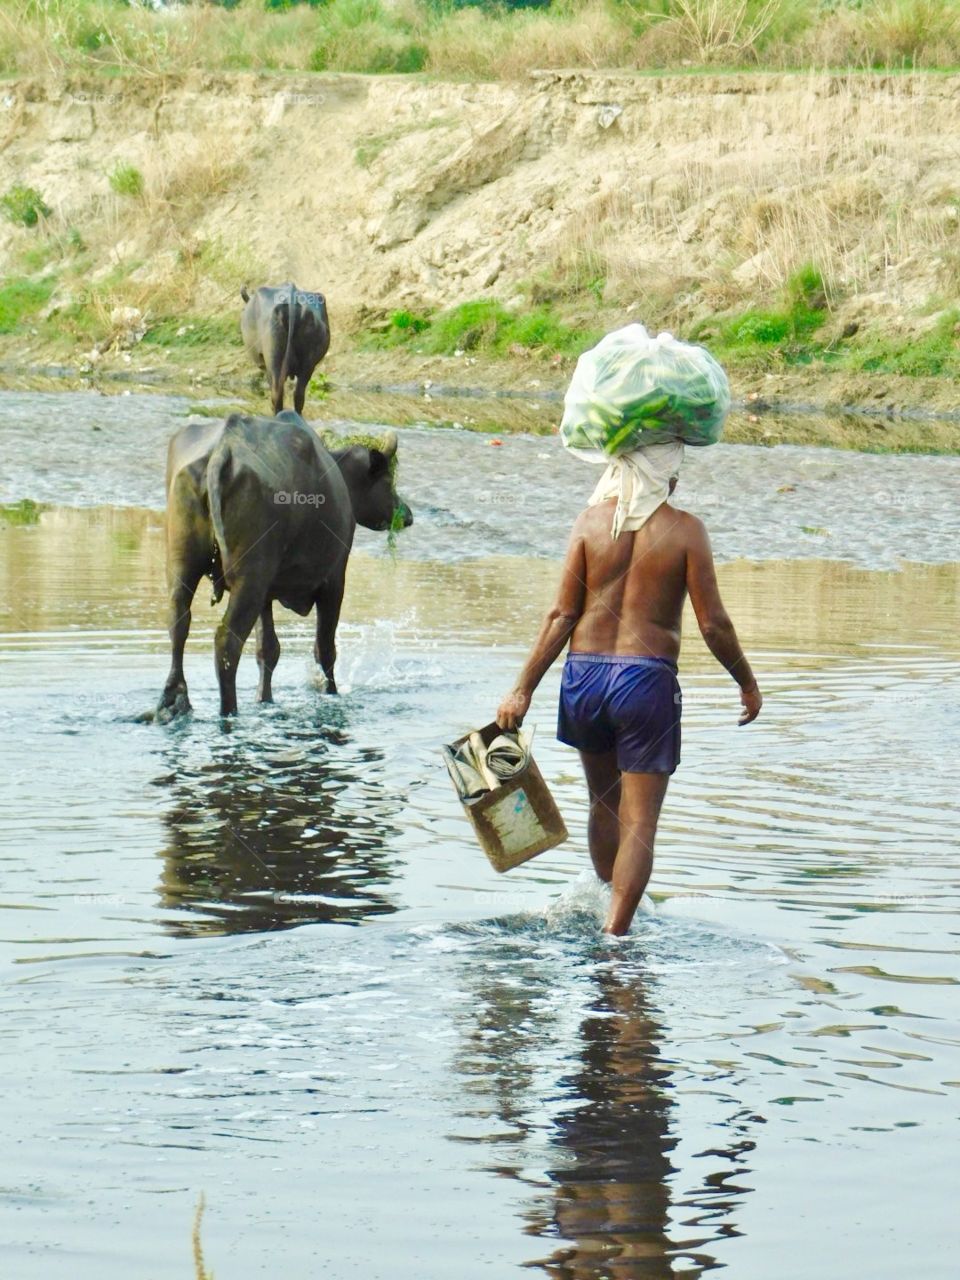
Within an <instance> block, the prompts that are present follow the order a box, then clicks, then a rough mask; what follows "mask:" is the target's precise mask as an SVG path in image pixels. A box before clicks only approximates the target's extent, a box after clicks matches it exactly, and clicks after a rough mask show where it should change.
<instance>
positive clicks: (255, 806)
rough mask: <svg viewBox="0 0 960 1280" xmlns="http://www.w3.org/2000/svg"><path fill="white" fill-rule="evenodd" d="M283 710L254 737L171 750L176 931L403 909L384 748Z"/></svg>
mask: <svg viewBox="0 0 960 1280" xmlns="http://www.w3.org/2000/svg"><path fill="white" fill-rule="evenodd" d="M340 718H342V717H340V716H339V714H338V711H337V709H334V711H333V712H332V713H329V714H328V715H327V717H326V719H327V723H326V724H320V725H317V724H309V725H307V724H302V723H301V724H297V723H296V722H294V721H293V719H292V717H286V716H284V715H282V714H279V713H277V712H276V711H275V712H273V713H272V714H268V715H267V716H265V717H263V718H262V719H260V721H259V723H258V724H257V725H256V728H255V729H254V730H253V731H251V732H249V735H245V734H244V733H243V731H242V729H241V728H240V726H237V727H236V728H235V729H234V732H232V733H220V731H219V730H218V729H208V731H207V732H203V733H201V734H200V735H198V736H197V737H194V738H191V737H190V736H189V734H179V735H177V736H175V737H174V738H173V740H172V741H171V743H170V745H169V747H168V748H167V750H166V753H165V754H166V757H167V761H168V764H169V766H170V772H169V773H167V774H165V775H163V776H162V777H160V778H157V779H156V780H155V784H156V785H157V786H159V787H162V788H164V789H169V791H170V793H171V797H172V800H173V805H172V807H171V808H170V809H169V810H168V811H167V813H166V814H165V822H166V825H167V828H168V830H169V835H170V841H169V844H168V845H167V847H166V848H165V849H164V850H163V851H162V852H163V857H164V870H163V875H162V878H161V882H160V885H159V892H160V898H161V902H162V903H163V905H164V906H165V907H167V908H172V909H175V910H176V912H177V914H176V916H175V917H174V918H170V919H168V920H167V921H166V922H165V923H166V927H167V928H168V929H169V930H170V932H171V933H173V934H174V935H176V936H181V937H182V936H204V935H210V934H224V933H252V932H258V931H262V930H269V929H282V928H288V927H291V926H293V925H297V924H306V923H310V922H319V921H329V922H337V923H347V922H354V923H356V922H360V921H362V920H363V919H365V918H366V917H368V916H373V915H383V914H386V913H389V912H391V911H393V910H395V907H394V905H393V903H392V902H391V901H390V899H389V897H388V896H387V895H386V894H385V892H384V889H385V886H387V885H388V884H389V883H390V881H391V880H392V879H393V876H394V874H395V871H396V868H395V866H394V865H391V860H390V858H389V856H388V852H387V847H388V845H389V843H390V840H391V839H392V838H393V837H395V836H396V834H397V829H396V827H395V826H393V825H392V824H391V821H390V815H391V812H394V813H395V812H396V810H397V807H398V802H397V799H396V798H395V797H394V798H391V796H390V795H389V794H385V793H384V790H383V787H382V778H381V769H380V767H379V766H380V763H381V761H382V759H383V754H382V752H381V751H379V750H378V749H377V748H375V747H360V748H351V742H350V737H349V734H348V733H347V732H346V731H345V730H344V729H343V727H342V726H338V725H337V724H335V723H331V720H334V719H340Z"/></svg>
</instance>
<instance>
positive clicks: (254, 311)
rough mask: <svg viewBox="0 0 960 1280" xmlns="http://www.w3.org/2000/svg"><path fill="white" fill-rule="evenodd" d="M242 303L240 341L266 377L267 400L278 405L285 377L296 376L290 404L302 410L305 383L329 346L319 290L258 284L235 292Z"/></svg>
mask: <svg viewBox="0 0 960 1280" xmlns="http://www.w3.org/2000/svg"><path fill="white" fill-rule="evenodd" d="M240 296H241V298H243V300H244V302H245V303H246V306H245V307H244V308H243V312H242V313H241V316H240V333H241V334H242V336H243V344H244V346H245V347H246V348H247V351H248V352H249V353H250V355H251V357H252V358H253V360H254V362H255V363H256V364H257V365H259V367H260V368H261V369H265V370H266V371H267V373H268V374H269V375H270V403H271V405H272V407H273V412H274V413H279V412H280V410H281V409H282V408H283V391H284V387H285V385H286V382H287V379H288V378H296V380H297V385H296V389H295V390H294V393H293V407H294V408H295V409H296V411H297V413H303V402H304V400H305V398H306V394H307V383H308V382H309V381H310V378H311V377H312V376H313V371H314V369H315V368H316V367H317V365H318V364H319V363H320V361H321V360H322V359H323V357H324V356H325V355H326V354H327V349H328V347H329V346H330V322H329V320H328V319H327V304H326V302H325V301H324V297H323V294H322V293H309V292H307V291H306V290H304V289H298V288H297V286H296V285H295V284H281V285H277V286H276V287H274V286H272V285H261V287H260V288H259V289H255V290H254V292H253V293H252V294H251V293H250V292H248V290H247V288H246V286H244V287H243V288H242V289H241V290H240Z"/></svg>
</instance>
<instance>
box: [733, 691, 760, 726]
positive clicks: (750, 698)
mask: <svg viewBox="0 0 960 1280" xmlns="http://www.w3.org/2000/svg"><path fill="white" fill-rule="evenodd" d="M740 702H741V704H742V706H743V715H742V716H741V717H740V719H739V720H738V721H737V724H750V722H751V721H752V720H756V718H757V716H758V715H759V714H760V708H761V707H762V706H763V694H762V693H761V692H760V689H759V686H758V685H754V686H753V688H752V689H741V690H740Z"/></svg>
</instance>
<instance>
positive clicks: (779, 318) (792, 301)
mask: <svg viewBox="0 0 960 1280" xmlns="http://www.w3.org/2000/svg"><path fill="white" fill-rule="evenodd" d="M827 307H828V299H827V290H826V286H825V285H824V281H823V276H822V275H821V273H820V272H819V270H818V269H817V268H816V267H814V266H811V265H807V266H804V267H801V268H800V270H799V271H797V272H796V273H795V274H794V275H792V276H791V277H790V279H789V280H788V281H787V282H786V284H785V286H784V288H783V290H782V300H781V302H780V305H778V306H774V307H771V308H768V309H764V308H751V309H750V310H749V311H744V312H742V313H741V314H740V315H736V316H731V317H728V318H727V319H725V320H722V321H721V322H720V323H719V327H717V326H716V325H715V323H714V322H712V321H707V322H705V323H703V324H701V325H699V326H696V327H695V328H694V330H693V332H692V334H691V337H692V338H693V340H694V341H697V340H699V339H701V338H708V337H710V338H714V339H715V342H714V343H713V346H714V349H715V351H716V352H717V354H719V355H720V356H721V358H723V357H726V358H729V359H732V360H734V361H737V360H744V359H749V358H750V357H751V356H759V357H762V358H763V359H764V360H766V361H767V362H769V361H770V359H782V360H783V361H784V362H785V363H788V364H789V363H795V362H798V361H800V362H803V361H807V360H809V359H810V358H812V357H814V356H816V355H820V354H822V352H823V344H822V343H818V342H814V341H812V339H813V336H814V335H815V334H816V333H817V332H818V330H820V329H821V328H822V327H823V325H824V323H825V321H826V319H827V316H828V314H829V313H828V310H827Z"/></svg>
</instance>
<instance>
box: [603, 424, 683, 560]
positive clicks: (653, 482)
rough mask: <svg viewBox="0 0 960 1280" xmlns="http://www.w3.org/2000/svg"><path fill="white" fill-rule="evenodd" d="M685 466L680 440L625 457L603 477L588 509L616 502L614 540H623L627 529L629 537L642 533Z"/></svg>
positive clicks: (627, 454)
mask: <svg viewBox="0 0 960 1280" xmlns="http://www.w3.org/2000/svg"><path fill="white" fill-rule="evenodd" d="M682 462H683V445H682V444H681V443H680V441H679V440H673V441H671V442H670V443H669V444H649V445H647V446H646V448H643V449H634V450H633V452H632V453H625V454H622V455H621V456H620V457H618V458H614V460H613V461H612V462H611V463H610V465H609V466H608V467H607V469H606V471H605V472H604V473H603V475H602V476H601V477H600V483H599V484H598V485H597V487H596V488H595V489H594V491H593V493H592V494H591V495H590V500H589V502H588V504H587V505H588V506H591V507H595V506H596V505H597V503H599V502H606V501H607V500H608V499H610V498H616V500H617V507H616V510H615V511H614V513H613V527H612V528H611V530H610V533H611V536H612V537H614V538H619V536H620V534H621V532H622V530H624V529H626V531H627V532H628V533H629V532H631V531H632V530H636V529H642V528H643V526H644V525H645V524H646V523H647V521H648V520H649V519H650V517H651V516H652V515H653V513H654V511H656V509H657V508H658V507H661V506H663V504H664V503H665V502H666V500H667V498H668V497H669V496H670V481H671V480H672V479H673V477H674V476H676V475H677V474H678V473H679V471H680V464H681V463H682Z"/></svg>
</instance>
